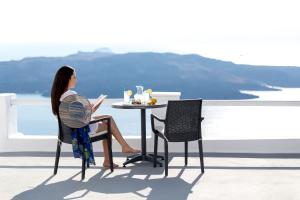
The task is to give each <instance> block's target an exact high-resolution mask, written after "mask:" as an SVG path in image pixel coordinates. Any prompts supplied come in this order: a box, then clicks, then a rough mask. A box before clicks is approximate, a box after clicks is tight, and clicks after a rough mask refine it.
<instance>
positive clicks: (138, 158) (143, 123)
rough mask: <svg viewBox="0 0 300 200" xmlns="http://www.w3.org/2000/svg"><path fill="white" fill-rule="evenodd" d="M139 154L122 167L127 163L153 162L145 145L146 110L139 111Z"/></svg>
mask: <svg viewBox="0 0 300 200" xmlns="http://www.w3.org/2000/svg"><path fill="white" fill-rule="evenodd" d="M141 137H142V139H141V148H142V152H141V154H137V155H133V156H131V157H130V158H127V160H126V161H125V162H124V163H123V167H125V166H126V165H127V164H129V163H134V162H137V161H149V162H154V160H153V157H152V156H148V155H147V148H146V147H147V144H146V109H141ZM157 164H158V165H160V166H162V164H161V163H160V162H159V161H157Z"/></svg>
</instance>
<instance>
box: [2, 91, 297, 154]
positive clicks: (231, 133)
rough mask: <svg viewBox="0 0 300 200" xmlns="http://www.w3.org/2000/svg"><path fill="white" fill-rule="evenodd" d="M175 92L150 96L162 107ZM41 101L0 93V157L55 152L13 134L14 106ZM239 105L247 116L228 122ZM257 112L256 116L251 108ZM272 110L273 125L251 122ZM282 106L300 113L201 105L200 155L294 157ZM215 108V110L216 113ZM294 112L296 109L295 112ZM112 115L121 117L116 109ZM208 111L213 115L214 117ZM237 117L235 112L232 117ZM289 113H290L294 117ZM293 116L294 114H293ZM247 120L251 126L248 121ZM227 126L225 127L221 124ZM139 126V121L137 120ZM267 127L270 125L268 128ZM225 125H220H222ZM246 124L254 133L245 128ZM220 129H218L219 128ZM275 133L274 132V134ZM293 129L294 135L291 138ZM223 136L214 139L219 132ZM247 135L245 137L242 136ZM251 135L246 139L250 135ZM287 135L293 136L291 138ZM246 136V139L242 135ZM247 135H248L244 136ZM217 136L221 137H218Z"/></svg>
mask: <svg viewBox="0 0 300 200" xmlns="http://www.w3.org/2000/svg"><path fill="white" fill-rule="evenodd" d="M180 95H181V94H180V93H179V92H154V93H153V96H154V97H157V98H158V100H159V102H167V101H168V100H177V99H180ZM114 101H120V99H119V100H117V99H115V100H112V99H108V100H106V101H105V102H104V103H105V104H111V103H112V102H114ZM49 103H50V102H49V101H47V100H33V99H28V100H19V99H16V95H15V94H0V119H1V120H0V152H14V151H21V152H23V151H52V152H53V151H55V150H56V142H57V136H45V135H23V134H22V133H18V132H17V130H18V129H17V107H18V105H27V104H31V105H48V104H49ZM240 106H246V107H249V108H250V109H249V111H247V113H241V116H240V117H238V120H236V121H233V120H231V119H230V118H231V117H232V116H233V115H234V114H233V112H234V109H235V108H237V107H240ZM257 107H259V108H260V109H259V110H260V111H259V112H258V113H256V112H257V111H256V110H255V109H252V108H257ZM271 107H276V108H277V109H276V112H277V113H274V115H278V118H276V117H275V118H274V119H275V120H273V121H272V120H271V121H270V120H269V119H263V120H265V122H267V123H263V122H262V121H263V120H261V121H259V120H260V119H258V121H256V122H254V121H255V120H253V118H252V116H255V115H257V116H259V115H262V114H263V113H265V112H270V111H269V108H271ZM287 107H290V108H292V109H293V110H294V109H300V102H298V101H223V100H222V101H204V102H203V115H204V117H205V120H204V122H203V128H202V133H203V138H204V141H203V143H204V152H215V153H300V128H299V129H298V128H297V124H298V123H297V120H296V118H295V117H294V116H290V115H289V113H288V112H289V111H288V110H287V109H286V108H287ZM216 108H217V109H216ZM218 109H222V110H223V111H225V112H222V113H223V114H224V116H223V118H221V117H219V115H218ZM273 110H274V109H273ZM165 111H166V109H165V108H163V109H154V110H152V112H153V113H154V114H156V115H158V116H159V117H161V118H164V117H165ZM299 111H300V110H299ZM118 112H122V110H119V111H118ZM214 112H216V113H217V115H216V114H214ZM235 114H239V113H235ZM294 114H295V113H294ZM295 116H296V115H295ZM251 120H252V121H251ZM284 120H286V121H285V122H289V124H293V129H294V130H292V131H291V128H290V127H284V126H282V125H280V122H282V121H283V122H284ZM221 121H222V122H224V121H226V123H223V125H220V124H221V123H220V122H221ZM227 122H228V123H227ZM137 123H138V124H139V123H140V119H137ZM272 123H273V124H272ZM224 124H225V125H224ZM249 124H250V125H251V126H252V128H253V127H254V129H251V128H249V127H250V126H249ZM223 128H224V129H223ZM274 129H276V130H274ZM257 130H259V131H261V132H266V131H268V132H269V133H270V134H269V135H268V134H263V135H264V136H263V137H262V136H259V135H258V134H257ZM272 130H273V131H275V132H276V131H277V132H282V134H281V135H279V136H278V135H277V136H276V137H275V136H274V135H272ZM297 130H299V134H297ZM221 131H222V132H223V131H224V133H226V137H223V136H224V135H225V134H223V136H222V134H216V132H217V133H219V132H221ZM247 131H248V132H247ZM252 131H253V132H254V131H255V132H256V135H255V134H251V132H252ZM290 132H293V134H291V133H290ZM245 133H247V134H245ZM249 133H250V134H249ZM220 135H221V136H220ZM126 139H127V141H128V142H129V143H130V144H131V145H133V146H135V147H139V146H140V143H141V141H140V136H126ZM162 147H163V143H162V141H160V142H159V151H162V150H163V149H162ZM94 150H95V151H102V146H101V145H100V143H97V144H95V147H94ZM62 151H71V146H70V145H63V149H62ZM113 151H114V152H120V151H121V149H120V146H119V145H118V144H117V143H116V141H113ZM147 151H148V152H152V151H153V137H151V136H148V137H147ZM170 151H171V152H183V144H181V143H173V144H172V143H171V144H170ZM189 151H190V152H197V151H198V147H197V143H196V142H191V143H190V146H189Z"/></svg>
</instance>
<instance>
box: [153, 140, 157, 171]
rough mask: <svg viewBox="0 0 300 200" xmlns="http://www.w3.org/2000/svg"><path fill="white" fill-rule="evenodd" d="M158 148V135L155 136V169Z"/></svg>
mask: <svg viewBox="0 0 300 200" xmlns="http://www.w3.org/2000/svg"><path fill="white" fill-rule="evenodd" d="M157 146H158V135H156V134H154V156H153V160H154V162H153V167H156V160H157Z"/></svg>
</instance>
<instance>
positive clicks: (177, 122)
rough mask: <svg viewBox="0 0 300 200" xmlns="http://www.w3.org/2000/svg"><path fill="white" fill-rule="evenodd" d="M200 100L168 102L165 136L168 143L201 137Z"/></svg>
mask: <svg viewBox="0 0 300 200" xmlns="http://www.w3.org/2000/svg"><path fill="white" fill-rule="evenodd" d="M201 111H202V99H195V100H176V101H168V107H167V113H166V126H165V136H166V137H167V139H168V140H169V141H170V142H183V141H192V140H198V139H200V138H202V136H201Z"/></svg>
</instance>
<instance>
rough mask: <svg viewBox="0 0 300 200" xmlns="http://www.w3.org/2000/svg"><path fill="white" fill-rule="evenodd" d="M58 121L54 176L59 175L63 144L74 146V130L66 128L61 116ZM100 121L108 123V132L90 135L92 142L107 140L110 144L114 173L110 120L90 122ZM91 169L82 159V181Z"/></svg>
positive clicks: (107, 118) (95, 121)
mask: <svg viewBox="0 0 300 200" xmlns="http://www.w3.org/2000/svg"><path fill="white" fill-rule="evenodd" d="M57 119H58V127H59V134H58V140H57V149H56V158H55V166H54V175H55V174H57V169H58V162H59V157H60V151H61V145H62V143H67V144H72V136H71V133H72V128H70V127H68V126H66V125H65V124H64V123H62V122H61V119H60V117H59V115H58V116H57ZM100 121H103V122H106V123H107V130H106V131H103V132H99V133H95V134H93V135H90V139H91V142H96V141H100V140H104V139H106V140H107V143H108V153H109V160H110V170H111V172H113V170H114V169H113V157H112V148H111V130H110V124H111V121H110V118H109V117H106V118H101V119H98V120H93V121H91V122H90V124H94V123H98V122H100ZM86 165H87V167H88V168H89V163H88V162H87V161H86V160H85V159H82V167H81V179H82V180H83V179H84V178H85V168H86Z"/></svg>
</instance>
